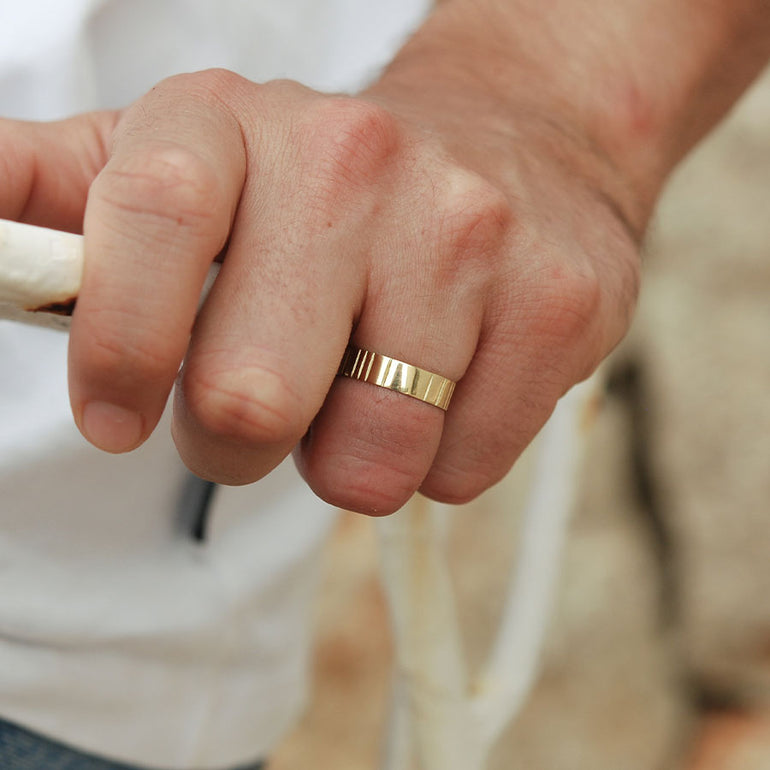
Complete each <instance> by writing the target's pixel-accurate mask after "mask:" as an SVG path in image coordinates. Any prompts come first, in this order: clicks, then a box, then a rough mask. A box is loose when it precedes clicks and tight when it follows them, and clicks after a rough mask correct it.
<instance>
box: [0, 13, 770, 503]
mask: <svg viewBox="0 0 770 770" xmlns="http://www.w3.org/2000/svg"><path fill="white" fill-rule="evenodd" d="M693 18H696V19H697V23H691V20H692V19H693ZM769 19H770V9H769V7H768V4H767V2H766V0H762V1H761V2H760V1H758V0H723V1H722V2H716V0H713V1H712V2H702V0H699V1H698V2H695V0H647V1H646V2H644V1H643V0H626V1H625V2H620V3H619V2H617V0H594V1H593V2H589V0H584V1H583V2H567V0H552V2H550V3H543V2H542V1H540V2H533V1H532V0H509V1H508V2H504V1H503V0H445V2H443V3H441V4H440V5H439V7H438V8H437V10H436V11H435V12H434V14H433V15H432V16H431V17H430V18H429V19H428V21H427V23H426V24H425V26H424V27H423V28H422V29H421V30H420V31H419V32H418V34H417V35H416V36H415V37H414V39H413V40H412V41H411V42H410V43H409V44H408V45H407V46H406V48H405V49H404V50H403V51H402V52H401V53H400V54H399V55H398V57H397V58H396V59H395V61H394V62H393V64H392V65H391V67H390V68H389V69H388V70H387V71H386V72H385V73H384V74H383V76H382V78H381V79H380V80H379V81H378V82H377V83H375V84H374V85H373V86H372V87H371V88H370V89H369V90H368V91H367V92H366V93H364V94H362V95H360V96H357V97H347V96H338V95H325V94H319V93H316V92H313V91H311V90H309V89H307V88H305V87H303V86H301V85H299V84H297V83H292V82H285V81H284V82H273V83H267V84H256V83H252V82H249V81H247V80H244V79H243V78H241V77H239V76H237V75H235V74H233V73H230V72H225V71H209V72H203V73H196V74H192V75H183V76H176V77H173V78H170V79H168V80H165V81H163V82H162V83H160V84H158V85H157V86H156V87H155V88H154V89H153V90H152V91H151V92H150V93H149V94H147V95H146V96H145V97H144V98H142V99H141V100H139V102H137V103H135V104H134V105H132V106H130V107H128V108H127V109H126V110H124V111H122V112H120V113H113V112H109V113H93V114H88V115H83V116H78V117H76V118H73V119H70V120H68V121H63V122H58V123H53V124H21V123H16V122H13V121H0V172H1V173H2V175H3V177H4V178H7V179H9V180H10V183H9V184H4V185H3V186H2V188H0V216H2V217H6V218H16V219H19V220H21V221H27V222H31V223H35V224H42V225H47V226H51V227H59V228H62V229H69V230H73V231H79V230H80V229H81V228H82V231H83V233H84V235H85V244H86V246H85V248H86V270H85V275H84V283H83V289H82V292H81V295H80V298H79V300H78V305H77V309H76V311H75V315H74V318H73V324H72V332H71V340H70V392H71V401H72V407H73V414H74V416H75V420H76V422H77V424H78V426H79V427H80V429H81V431H82V432H83V433H84V435H85V436H86V438H88V439H89V440H90V441H91V442H92V443H94V444H95V445H96V446H99V447H100V448H102V449H104V450H106V451H111V452H124V451H129V450H131V449H133V448H135V447H137V446H138V445H139V444H141V443H142V441H144V440H145V439H146V438H147V436H148V435H149V434H150V433H151V432H152V430H153V428H154V427H155V425H156V423H157V421H158V419H159V417H160V414H161V412H162V410H163V408H164V405H165V402H166V399H167V397H168V394H169V392H170V391H171V389H172V387H173V386H174V384H175V383H176V388H175V396H174V427H173V433H174V439H175V441H176V444H177V447H178V450H179V453H180V455H181V457H182V459H183V460H184V461H185V463H186V464H187V465H188V466H189V467H190V468H191V470H193V471H194V472H195V473H197V474H199V475H201V476H203V477H206V478H209V479H213V480H215V481H219V482H222V483H227V484H243V483H249V482H252V481H255V480H257V479H259V478H261V477H262V476H264V475H265V474H266V473H268V472H269V471H270V470H271V469H272V468H273V467H275V466H276V465H277V464H278V463H279V462H280V461H281V460H282V459H283V458H284V457H285V456H286V455H287V454H289V453H290V452H292V450H294V452H295V458H296V460H297V463H298V466H299V468H300V470H301V472H302V473H303V475H304V477H305V479H306V480H307V482H308V483H309V484H310V486H311V487H312V488H313V489H314V490H315V491H316V493H317V494H319V495H320V496H321V497H323V498H324V499H326V500H327V501H329V502H331V503H333V504H336V505H339V506H342V507H346V508H350V509H353V510H357V511H361V512H365V513H371V514H383V513H390V512H392V511H395V510H397V509H398V508H399V507H400V506H401V505H403V504H404V503H405V502H406V501H407V499H408V498H409V497H410V496H411V494H413V493H414V491H415V490H418V489H420V490H421V491H423V492H424V493H425V494H427V495H429V496H430V497H433V498H435V499H439V500H443V501H447V502H463V501H467V500H469V499H472V498H473V497H475V496H476V495H477V494H479V493H480V492H482V491H483V490H484V489H486V488H487V487H489V486H490V485H491V484H493V483H495V482H496V481H498V480H499V479H500V478H501V477H502V476H503V475H504V474H505V473H506V472H507V471H508V469H509V468H510V467H511V465H512V464H513V463H514V461H515V460H516V458H517V457H518V455H519V454H520V453H521V451H522V450H523V449H524V448H525V447H526V445H527V444H528V443H529V441H531V439H532V438H533V437H534V435H535V434H536V433H537V431H538V430H539V429H540V427H541V426H542V425H543V423H544V422H545V420H546V419H547V417H548V415H549V414H550V413H551V411H552V409H553V407H554V405H555V403H556V401H557V400H558V399H559V397H560V396H561V395H563V394H564V393H565V392H566V391H567V390H568V389H569V388H570V387H571V386H572V385H573V384H575V383H576V382H577V381H579V380H581V379H582V378H584V377H586V376H587V375H589V374H590V373H591V372H592V371H593V370H594V368H595V367H596V366H597V365H598V363H599V362H600V361H601V360H602V359H603V358H604V357H605V356H606V355H607V353H609V351H610V350H611V349H612V348H613V347H614V346H615V345H616V344H617V342H618V341H619V340H620V339H621V338H622V336H623V334H624V333H625V331H626V329H627V327H628V324H629V321H630V317H631V314H632V311H633V306H634V302H635V297H636V292H637V287H638V275H639V248H638V244H639V240H640V238H641V234H642V233H643V231H644V227H645V225H646V222H647V220H648V218H649V216H650V213H651V211H652V208H653V205H654V201H655V198H656V196H657V194H658V192H659V190H660V187H661V185H662V184H663V182H664V180H665V177H666V175H667V174H668V172H669V171H670V170H671V168H672V167H673V166H674V164H675V163H676V162H677V160H678V159H679V158H680V157H681V156H682V155H683V154H684V153H685V152H686V151H687V150H688V149H689V148H690V147H691V146H692V145H693V144H694V143H695V142H696V141H697V140H698V139H699V138H700V137H701V136H702V135H703V134H704V133H705V132H707V131H708V129H709V128H710V127H711V126H712V125H713V124H714V123H715V122H716V121H717V120H718V119H719V118H720V117H721V116H722V115H723V114H724V112H725V111H726V110H727V109H728V108H729V106H730V104H731V103H732V102H733V101H734V100H735V99H736V98H737V96H738V95H739V94H740V93H741V91H742V90H743V89H744V88H745V87H746V86H747V85H748V83H749V82H750V81H751V79H752V78H753V76H754V75H755V74H756V73H757V72H758V70H759V69H760V67H761V66H762V64H763V62H764V61H765V60H766V58H767V55H768V48H770V22H769V21H768V20H769ZM218 256H220V257H221V258H222V260H223V265H222V269H221V272H220V275H219V278H218V279H217V281H216V283H215V285H214V288H213V290H212V292H211V294H210V295H209V297H208V300H207V301H206V303H205V305H204V307H203V309H202V310H201V312H200V313H199V314H197V316H196V309H197V302H198V296H199V292H200V289H201V287H202V284H203V281H204V278H205V275H206V272H207V269H208V267H209V265H210V264H211V262H212V260H214V259H215V258H217V257H218ZM350 338H352V339H353V341H354V342H355V343H357V344H359V345H361V346H363V347H367V348H369V349H372V350H375V351H378V352H382V353H385V354H387V355H390V356H393V357H395V358H398V359H401V360H404V361H408V362H410V363H412V364H415V365H417V366H421V367H423V368H426V369H428V370H431V371H435V372H440V373H441V374H443V375H445V376H448V377H450V378H452V379H455V380H458V381H459V385H458V388H457V391H456V393H455V397H454V400H453V402H452V404H451V407H450V410H449V411H448V412H447V413H446V414H444V413H443V412H442V411H440V410H438V409H436V408H435V407H431V406H429V405H426V404H422V403H420V402H417V401H415V400H413V399H409V398H406V397H404V396H400V395H398V394H394V393H390V392H387V391H385V390H383V389H381V388H375V387H372V386H369V385H366V384H362V383H357V382H353V381H349V380H343V379H339V378H336V377H335V373H336V369H337V366H338V363H339V361H340V359H341V357H342V354H343V352H344V349H345V346H346V344H347V342H348V339H350ZM180 365H181V369H180Z"/></svg>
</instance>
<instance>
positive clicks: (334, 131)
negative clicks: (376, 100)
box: [308, 97, 400, 197]
mask: <svg viewBox="0 0 770 770" xmlns="http://www.w3.org/2000/svg"><path fill="white" fill-rule="evenodd" d="M310 121H311V124H310V129H311V130H310V132H309V147H308V158H309V159H310V162H311V164H313V165H314V166H315V168H314V173H313V176H314V177H315V178H316V179H317V180H318V182H319V183H320V184H321V186H322V189H324V188H325V189H326V190H327V191H328V194H329V195H330V196H333V197H336V196H337V195H339V193H340V191H342V190H345V189H350V188H353V189H354V190H360V188H361V187H363V186H365V185H367V184H371V183H372V182H374V181H375V180H376V179H377V178H378V177H379V176H380V175H381V173H382V172H383V170H384V169H385V168H387V167H388V165H389V163H390V161H391V159H392V158H393V156H394V155H395V154H396V153H397V151H398V148H399V146H400V129H399V126H398V123H397V121H396V119H395V118H394V117H393V116H392V115H391V114H390V113H389V112H388V111H387V110H385V109H383V108H381V107H379V106H378V105H376V104H371V103H369V102H365V101H361V100H358V99H352V98H344V97H333V98H330V99H323V100H319V101H318V102H317V103H316V105H315V107H314V108H313V109H312V110H311V113H310Z"/></svg>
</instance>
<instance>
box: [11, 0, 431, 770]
mask: <svg viewBox="0 0 770 770" xmlns="http://www.w3.org/2000/svg"><path fill="white" fill-rule="evenodd" d="M427 6H428V0H389V2H387V3H385V2H382V0H217V1H216V2H213V1H212V2H205V0H24V2H22V3H13V4H11V3H10V2H5V0H3V2H0V115H2V116H4V117H19V118H27V119H47V118H56V117H61V116H65V115H68V114H72V113H74V112H79V111H82V110H88V109H94V108H98V107H113V106H120V105H124V104H126V103H128V102H130V101H131V100H133V99H135V98H137V97H138V96H140V95H141V94H142V93H143V92H145V91H146V90H147V89H149V88H150V87H151V86H152V85H154V84H155V83H156V82H157V81H158V80H160V79H161V78H163V77H165V76H167V75H170V74H174V73H177V72H180V71H189V70H196V69H203V68H206V67H210V66H223V67H227V68H229V69H234V70H236V71H238V72H240V73H241V74H243V75H245V76H247V77H250V78H252V79H254V80H267V79H271V78H274V77H291V78H294V79H297V80H300V81H302V82H304V83H305V84H307V85H310V86H312V87H315V88H319V89H322V90H352V89H355V88H356V87H358V86H360V85H361V84H362V83H363V82H364V81H365V80H367V79H368V78H370V77H371V76H372V75H373V74H375V73H376V71H377V70H378V68H379V67H380V66H381V65H382V64H384V63H385V62H386V61H387V60H388V59H389V58H390V57H391V56H392V55H393V53H394V52H395V50H396V48H397V47H398V45H399V44H400V42H401V41H402V40H403V39H404V37H405V36H406V35H407V34H408V32H409V31H410V30H411V29H413V28H414V27H415V26H416V25H417V24H418V22H419V20H420V19H421V18H422V16H423V15H424V14H425V13H426V10H427ZM66 342H67V339H66V335H65V334H62V333H59V332H54V331H47V330H41V329H34V328H26V327H22V326H20V325H17V324H13V323H11V322H0V716H2V717H4V718H6V719H10V720H14V721H17V722H20V723H21V724H23V725H25V726H27V727H29V728H31V729H34V730H38V731H41V732H43V733H46V734H48V735H51V736H53V737H55V738H58V739H60V740H63V741H65V742H68V743H73V744H75V745H76V746H79V747H81V748H83V749H85V750H89V751H92V752H96V753H99V754H103V755H106V756H109V757H113V758H115V759H118V760H123V761H127V762H134V763H145V764H149V765H152V766H154V767H160V768H163V767H169V768H176V769H181V768H198V769H201V768H221V767H227V766H231V765H235V764H239V763H242V762H246V761H250V760H254V759H256V758H258V757H259V756H266V755H267V754H268V753H269V750H270V748H271V746H272V745H274V743H275V742H276V741H277V740H278V739H279V738H280V736H281V735H282V734H283V733H284V732H285V731H286V730H287V729H288V727H289V726H290V725H291V724H292V722H293V721H294V720H295V719H296V717H297V714H298V710H299V709H300V708H301V706H302V703H303V699H304V696H305V683H306V667H307V658H308V644H309V620H310V612H309V610H310V606H311V603H312V600H313V589H314V585H315V577H316V569H317V555H318V552H319V549H320V546H321V544H322V543H323V540H324V537H325V535H326V533H327V532H328V529H329V525H330V523H331V521H332V520H333V516H334V511H333V510H331V509H330V508H329V507H328V506H326V505H324V504H323V503H321V502H320V501H319V500H318V499H316V498H315V497H314V496H313V495H312V494H311V493H310V492H309V491H308V490H307V488H306V487H305V486H304V484H302V483H301V482H300V481H299V478H298V476H297V474H296V471H295V470H294V468H293V466H292V465H291V464H290V463H284V464H283V465H282V466H281V467H280V468H279V469H277V470H276V471H275V472H274V473H273V474H271V475H270V476H269V477H268V478H267V479H265V480H263V481H262V482H259V483H258V484H256V485H252V486H249V487H241V488H219V489H218V490H217V492H216V494H215V496H214V499H213V506H212V510H211V519H210V523H209V532H208V537H207V539H206V540H205V541H204V542H202V543H201V542H198V541H196V540H195V539H193V537H192V536H191V534H190V521H189V514H186V513H185V511H184V510H183V507H184V506H183V503H182V500H183V495H184V488H185V485H186V484H187V483H188V479H189V474H187V472H186V470H185V469H184V468H183V466H182V465H181V463H180V462H179V460H178V458H177V456H176V452H175V450H174V448H173V444H172V442H171V440H170V437H169V431H168V425H167V424H166V423H165V422H164V423H162V424H161V425H160V426H159V428H158V429H157V430H156V432H155V434H154V435H153V437H152V438H151V439H150V440H149V441H148V442H147V443H146V444H145V446H143V447H142V448H141V449H139V450H138V451H136V452H134V453H132V454H130V455H126V456H119V457H116V456H111V455H106V454H102V453H100V452H98V451H97V450H95V449H93V448H92V447H90V446H89V445H87V444H86V442H85V441H84V440H83V439H82V438H81V437H80V435H79V434H78V432H77V430H76V429H75V427H74V425H73V422H72V417H71V415H70V412H69V405H68V400H67V392H66Z"/></svg>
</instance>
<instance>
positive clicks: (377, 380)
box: [337, 345, 455, 411]
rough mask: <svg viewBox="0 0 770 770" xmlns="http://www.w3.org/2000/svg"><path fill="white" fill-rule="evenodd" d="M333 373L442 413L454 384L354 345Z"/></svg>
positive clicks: (438, 375) (349, 346) (349, 348)
mask: <svg viewBox="0 0 770 770" xmlns="http://www.w3.org/2000/svg"><path fill="white" fill-rule="evenodd" d="M337 374H338V375H339V376H341V377H350V378H351V379H354V380H361V381H362V382H369V383H371V384H372V385H379V386H380V387H381V388H387V389H388V390H395V391H396V392H398V393H403V394H404V395H406V396H412V398H418V399H420V401H425V403H427V404H431V405H433V406H437V407H438V408H439V409H443V410H444V411H446V409H447V407H448V406H449V400H450V399H451V398H452V393H453V392H454V389H455V383H454V382H452V380H449V379H447V378H446V377H442V376H441V375H440V374H434V373H433V372H428V371H426V370H425V369H420V368H418V367H417V366H412V365H411V364H407V363H404V362H403V361H398V360H396V359H395V358H390V357H388V356H383V355H380V354H379V353H372V352H371V351H370V350H364V349H363V348H359V347H356V346H355V345H348V347H347V349H346V350H345V355H344V356H343V357H342V362H341V363H340V368H339V370H338V371H337Z"/></svg>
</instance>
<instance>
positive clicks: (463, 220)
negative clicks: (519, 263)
mask: <svg viewBox="0 0 770 770" xmlns="http://www.w3.org/2000/svg"><path fill="white" fill-rule="evenodd" d="M433 217H434V221H433V224H432V225H431V226H430V227H431V229H432V230H433V231H434V232H435V233H436V237H435V243H436V254H435V255H434V257H433V259H432V260H431V261H430V262H429V263H428V264H427V265H426V270H427V271H428V272H429V274H430V278H431V280H432V282H433V283H434V284H436V285H438V286H440V287H442V288H443V289H445V290H447V289H454V290H458V289H459V290H461V291H463V292H465V293H467V292H471V291H478V290H482V291H484V290H486V289H488V288H489V286H490V282H492V281H496V280H497V278H498V276H499V275H500V274H501V273H502V272H503V271H504V260H505V257H506V255H507V254H508V253H509V251H510V248H509V243H510V242H511V239H512V237H513V236H514V235H515V229H516V228H515V217H514V213H513V210H512V207H511V205H510V202H509V200H508V198H507V197H506V195H505V194H504V193H503V192H502V191H501V190H499V189H498V188H497V187H495V186H494V185H493V184H491V183H490V182H488V181H487V180H485V179H483V178H482V177H480V176H477V175H476V174H474V173H471V172H467V171H464V170H454V173H452V174H451V175H450V176H449V177H448V178H446V179H445V180H444V181H443V183H442V185H441V190H440V192H439V193H437V200H436V205H435V208H434V212H433Z"/></svg>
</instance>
